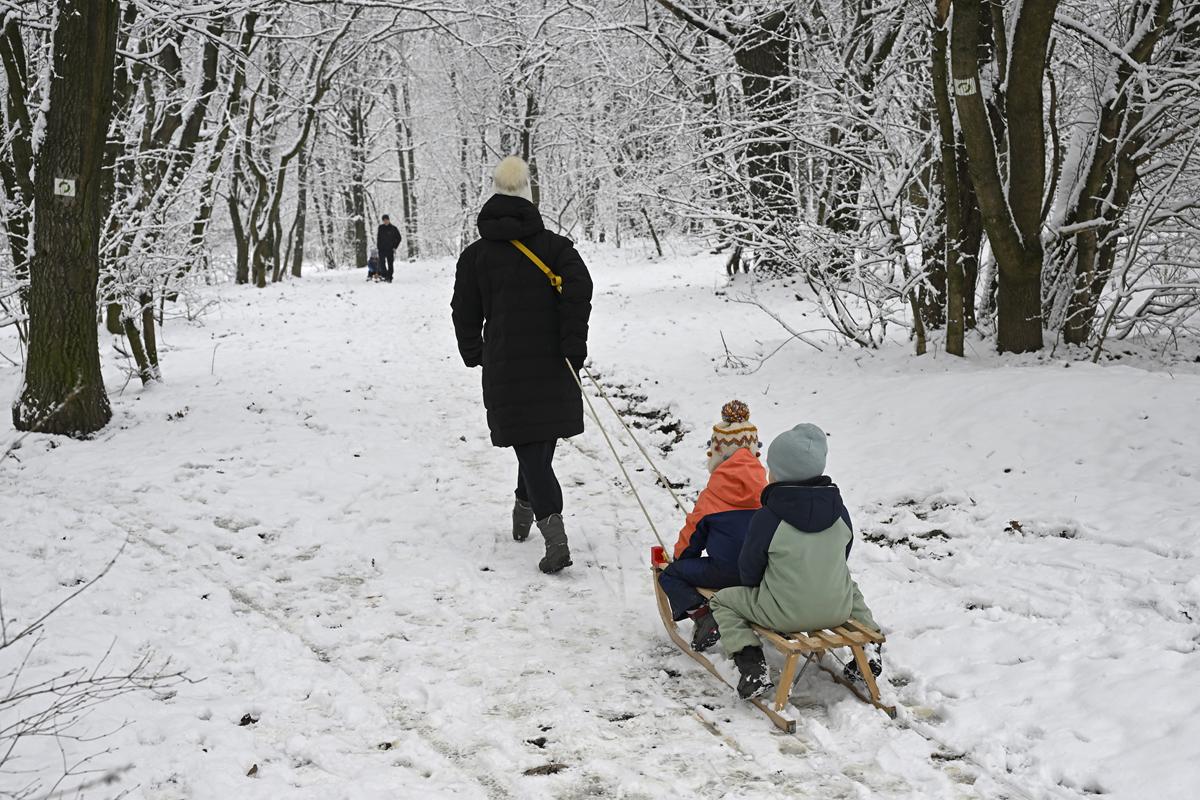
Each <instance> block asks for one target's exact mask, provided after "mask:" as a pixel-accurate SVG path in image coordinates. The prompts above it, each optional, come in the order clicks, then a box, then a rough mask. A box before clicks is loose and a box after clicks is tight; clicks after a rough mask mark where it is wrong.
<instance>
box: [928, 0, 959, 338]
mask: <svg viewBox="0 0 1200 800" xmlns="http://www.w3.org/2000/svg"><path fill="white" fill-rule="evenodd" d="M949 15H950V0H938V5H937V16H936V18H935V20H934V28H933V32H932V37H931V41H932V47H933V61H932V64H931V72H932V78H933V98H934V107H935V108H936V110H937V123H938V134H939V139H940V152H941V179H942V181H941V182H942V208H943V209H944V211H945V221H946V233H945V237H944V247H945V250H944V256H943V258H944V264H945V269H946V352H947V353H949V354H950V355H955V356H962V355H963V354H964V352H963V348H964V341H963V339H964V330H965V327H966V326H965V324H964V318H963V313H964V308H963V306H964V302H963V290H964V283H965V281H964V279H963V268H962V261H961V260H960V259H959V255H958V251H959V242H960V241H961V239H962V209H961V207H960V206H959V201H960V199H961V192H960V191H959V185H958V183H959V181H958V153H957V152H956V151H955V144H956V141H957V136H956V134H955V132H954V113H953V109H952V108H951V105H950V73H949V69H948V68H947V64H946V50H947V46H948V33H947V30H946V26H947V24H948V22H949Z"/></svg>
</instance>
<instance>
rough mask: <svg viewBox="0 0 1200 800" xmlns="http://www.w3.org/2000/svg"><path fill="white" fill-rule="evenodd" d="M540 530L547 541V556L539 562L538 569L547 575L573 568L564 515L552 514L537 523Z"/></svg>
mask: <svg viewBox="0 0 1200 800" xmlns="http://www.w3.org/2000/svg"><path fill="white" fill-rule="evenodd" d="M537 526H538V530H540V531H541V532H542V538H543V539H545V540H546V555H545V556H543V557H542V560H541V561H539V562H538V569H540V570H541V571H542V572H544V573H546V574H547V575H551V574H553V573H555V572H558V571H559V570H560V569H563V568H564V567H569V566H571V550H570V548H568V547H567V532H566V531H565V530H564V529H563V518H562V514H551V515H550V516H548V517H546V518H545V519H539V520H538V521H537Z"/></svg>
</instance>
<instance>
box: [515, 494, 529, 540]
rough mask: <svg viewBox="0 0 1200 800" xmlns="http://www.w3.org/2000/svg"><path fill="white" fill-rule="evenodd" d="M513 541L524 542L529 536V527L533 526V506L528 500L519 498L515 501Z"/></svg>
mask: <svg viewBox="0 0 1200 800" xmlns="http://www.w3.org/2000/svg"><path fill="white" fill-rule="evenodd" d="M512 517H513V541H514V542H523V541H525V540H526V539H528V538H529V529H530V528H532V527H533V506H531V505H530V504H529V501H528V500H521V499H517V500H516V502H514V503H513V515H512Z"/></svg>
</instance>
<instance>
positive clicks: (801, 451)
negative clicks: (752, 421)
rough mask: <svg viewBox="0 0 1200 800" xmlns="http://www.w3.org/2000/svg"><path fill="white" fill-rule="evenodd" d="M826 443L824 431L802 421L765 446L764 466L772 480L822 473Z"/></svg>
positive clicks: (804, 479)
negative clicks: (765, 462)
mask: <svg viewBox="0 0 1200 800" xmlns="http://www.w3.org/2000/svg"><path fill="white" fill-rule="evenodd" d="M828 453H829V445H828V443H827V442H826V441H825V431H823V430H821V429H820V428H818V427H817V426H816V425H813V424H812V423H810V422H802V423H800V424H799V425H797V426H796V427H794V428H792V429H791V430H790V431H784V432H783V433H781V434H779V435H778V436H776V437H775V440H774V441H772V442H771V446H770V447H768V448H767V469H769V470H770V471H771V479H772V480H775V481H807V480H811V479H812V478H816V477H817V476H819V475H824V474H825V456H826V455H827V454H828Z"/></svg>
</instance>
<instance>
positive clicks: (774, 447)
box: [710, 423, 882, 699]
mask: <svg viewBox="0 0 1200 800" xmlns="http://www.w3.org/2000/svg"><path fill="white" fill-rule="evenodd" d="M827 453H828V445H827V444H826V439H825V432H824V431H822V430H821V429H820V428H818V427H817V426H816V425H811V424H808V423H804V424H801V425H797V426H796V427H794V428H792V429H791V430H790V431H786V432H785V433H781V434H780V435H779V436H777V437H775V440H774V441H773V442H771V446H770V447H769V448H768V449H767V469H768V470H769V473H770V474H769V475H768V480H769V481H770V483H769V484H768V485H767V488H766V489H764V490H763V494H762V504H763V505H762V508H761V509H760V510H759V511H758V512H757V513H755V515H754V518H753V520H751V522H750V533H749V534H748V535H747V537H746V543H745V544H744V545H743V546H742V552H741V556H740V558H739V559H738V570H739V572H740V573H741V578H742V583H743V584H744V585H743V586H736V587H732V588H729V589H722V590H721V591H719V592H717V594H716V595H715V596H714V597H713V599H712V602H711V604H710V605H711V608H712V614H713V617H714V618H715V619H716V622H717V625H718V627H719V628H720V631H721V646H722V647H723V648H724V650H725V653H726V654H727V655H730V656H732V657H733V659H734V663H735V664H737V668H738V672H739V673H740V674H741V679H740V680H739V682H738V694H739V695H740V696H741V697H743V698H747V699H749V698H751V697H758V696H760V695H762V694H765V693H766V692H768V691H769V690H770V689H771V688H772V686H771V680H770V677H769V675H768V672H767V665H766V661H765V660H764V658H763V651H762V645H761V642H759V640H758V636H757V635H755V633H754V631H753V629H752V628H751V627H750V624H751V623H755V624H758V625H761V626H762V627H764V628H771V629H773V630H777V631H781V632H784V633H791V632H795V631H811V630H818V629H821V628H829V627H832V626H836V625H841V624H843V623H844V622H846V621H847V620H848V619H851V618H853V619H856V620H858V621H859V622H861V623H863V624H864V625H867V626H868V627H871V628H873V629H875V630H879V626H878V625H876V624H875V619H874V617H872V615H871V610H870V609H869V608H868V607H867V604H866V602H865V601H864V600H863V596H862V592H860V591H859V589H858V584H856V583H855V582H854V579H853V578H852V577H850V570H849V568H848V567H847V566H846V558H847V557H848V556H849V555H850V544H851V541H852V538H853V528H852V527H851V523H850V514H849V512H847V511H846V507H845V505H843V503H842V496H841V493H840V492H839V491H838V487H837V486H836V485H834V483H833V481H831V480H830V479H829V478H828V477H826V476H825V475H824V474H823V473H824V472H825V458H826V455H827ZM870 666H871V671H872V672H874V673H876V674H878V672H877V670H881V669H882V666H881V664H880V662H879V659H878V656H877V654H876V657H875V658H874V659H872V662H871V665H870Z"/></svg>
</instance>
